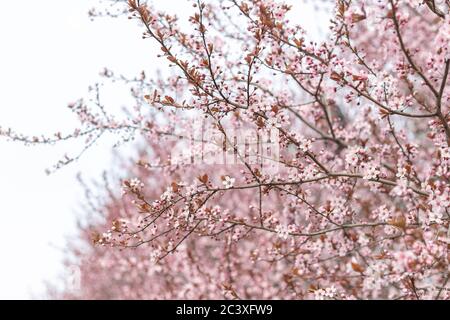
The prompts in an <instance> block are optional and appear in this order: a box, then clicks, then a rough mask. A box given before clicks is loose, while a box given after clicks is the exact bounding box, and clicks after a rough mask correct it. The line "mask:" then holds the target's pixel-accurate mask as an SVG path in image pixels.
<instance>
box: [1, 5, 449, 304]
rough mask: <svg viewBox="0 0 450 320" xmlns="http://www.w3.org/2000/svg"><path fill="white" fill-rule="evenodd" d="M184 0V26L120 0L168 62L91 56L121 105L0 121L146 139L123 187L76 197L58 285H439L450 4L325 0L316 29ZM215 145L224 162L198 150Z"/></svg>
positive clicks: (111, 294)
mask: <svg viewBox="0 0 450 320" xmlns="http://www.w3.org/2000/svg"><path fill="white" fill-rule="evenodd" d="M192 4H193V7H192V14H191V17H190V18H189V23H190V28H180V27H179V24H178V20H177V18H176V17H175V16H172V15H169V14H167V13H163V12H159V11H157V10H156V9H155V8H153V7H151V6H150V5H148V4H145V3H143V1H138V0H129V1H128V2H127V10H128V13H127V14H128V15H130V18H132V19H136V20H138V21H139V22H140V24H141V26H142V29H143V38H144V39H145V41H152V42H153V43H154V44H155V45H157V46H158V47H160V49H161V54H160V58H161V59H162V61H165V63H166V64H167V66H171V67H172V68H171V69H170V70H171V75H170V76H169V77H167V78H164V77H163V76H161V77H159V78H155V79H148V77H147V76H146V75H145V74H142V75H140V76H138V77H136V78H134V79H128V78H125V77H123V76H116V75H115V74H114V73H113V72H112V71H110V70H105V72H104V73H103V75H104V77H105V81H109V80H114V81H121V82H122V83H123V84H124V85H125V86H130V87H131V89H132V90H131V92H132V95H133V97H134V98H135V105H134V106H133V109H132V111H131V112H129V113H128V115H127V117H126V118H124V119H120V120H119V119H117V118H114V117H112V116H110V115H108V113H107V107H104V106H103V105H101V104H100V103H98V100H95V99H94V100H93V101H92V103H88V102H86V101H84V100H80V101H79V102H77V103H75V104H73V105H71V106H70V108H71V109H72V110H73V111H74V112H75V113H76V114H77V115H78V116H79V118H80V121H81V126H80V128H79V129H77V130H76V132H73V133H71V134H67V135H64V134H59V133H58V134H56V135H55V137H27V136H23V135H21V134H19V133H17V132H14V131H13V130H11V129H3V130H2V134H3V135H6V136H8V137H10V138H11V139H13V140H20V141H23V142H26V143H32V144H33V143H51V142H55V141H59V140H68V139H72V138H77V137H84V138H86V148H87V147H89V146H91V145H92V144H93V142H94V141H96V140H97V139H99V138H100V136H102V135H103V134H104V133H105V132H114V133H118V134H119V135H120V137H121V138H122V139H124V140H129V139H130V138H131V137H134V136H136V135H140V136H142V137H143V140H142V141H143V143H140V144H139V145H137V147H136V148H137V149H139V150H140V151H139V157H138V159H134V160H135V161H134V162H132V163H128V162H127V164H126V170H127V174H128V178H126V179H124V180H123V181H122V189H123V190H122V191H123V193H122V194H118V193H117V192H115V191H114V190H115V188H114V184H112V185H111V184H109V185H105V190H107V191H108V192H107V194H108V195H107V196H105V197H103V198H102V200H100V201H99V200H98V198H97V199H95V197H92V196H91V197H89V198H88V199H89V201H88V202H89V203H90V204H91V206H90V208H91V210H92V211H95V212H99V213H100V214H98V215H97V216H96V217H93V218H92V220H90V221H89V222H90V223H88V224H87V225H86V226H83V227H81V231H80V238H81V240H82V241H84V243H85V244H88V243H91V242H92V244H93V245H92V246H91V247H89V248H88V247H84V246H81V247H80V246H76V247H74V248H73V249H72V252H73V253H74V254H75V257H76V263H77V264H78V265H79V268H80V277H81V278H80V287H79V288H78V290H67V291H66V292H65V293H64V295H63V296H64V297H72V298H87V299H89V298H93V299H95V298H132V299H134V298H136V299H137V298H152V299H173V298H188V299H213V298H224V297H225V298H230V299H309V298H317V299H355V298H356V299H372V298H389V299H427V298H428V299H448V298H449V297H450V295H449V281H448V280H449V272H450V269H449V268H450V265H449V258H450V256H449V251H448V249H449V244H450V234H449V233H450V227H449V222H450V212H449V207H450V127H449V126H450V89H449V82H450V80H449V69H450V49H449V43H450V13H449V10H450V2H449V1H448V0H445V1H438V0H423V1H422V0H365V1H355V0H336V1H335V9H334V12H333V15H332V19H331V20H330V23H329V30H330V32H329V36H328V37H327V39H326V40H325V41H321V42H318V41H314V40H311V39H309V38H308V35H307V34H306V33H305V31H304V29H302V27H301V26H299V25H296V24H294V23H292V22H291V21H289V20H288V18H287V14H288V12H289V10H290V9H291V7H290V6H289V5H287V4H283V3H281V2H278V1H272V0H224V1H206V0H205V1H203V0H202V1H193V2H192ZM92 14H93V15H95V14H98V12H96V11H93V13H92ZM107 14H108V13H107ZM94 91H95V93H96V94H97V96H98V95H99V94H100V92H99V91H98V89H97V90H94ZM199 121H200V122H201V130H200V131H201V134H194V132H197V131H198V130H197V129H196V128H195V123H198V122H199ZM239 132H240V133H242V132H253V133H255V136H256V137H260V136H261V137H263V136H264V135H266V136H267V135H268V136H270V137H272V138H273V137H276V139H275V138H273V139H272V138H270V139H272V140H270V139H269V140H267V141H266V140H264V139H263V140H264V141H263V142H269V144H268V146H267V145H265V144H262V147H261V148H260V144H259V140H258V141H257V143H256V144H252V143H247V142H245V143H244V147H243V146H242V144H239V143H236V141H237V139H236V138H237V137H239V136H240V135H241V134H240V133H239ZM258 139H259V138H258ZM264 148H272V149H271V151H270V152H269V153H268V154H270V155H269V156H267V154H266V153H265V152H264V150H265V149H264ZM260 149H264V150H262V151H261V150H260ZM221 151H222V153H223V154H226V155H230V154H231V155H233V156H234V158H233V161H221V162H220V163H219V162H218V161H216V162H214V161H212V162H210V161H209V160H208V159H207V158H208V155H210V154H219V153H220V152H221ZM221 156H222V155H221ZM76 158H77V157H67V158H65V159H64V160H62V161H60V162H59V163H58V164H57V166H56V168H57V167H60V166H62V165H64V164H67V163H68V162H72V161H73V160H75V159H76ZM221 159H222V158H221ZM216 160H217V159H216ZM95 201H97V203H95V204H94V203H93V202H95Z"/></svg>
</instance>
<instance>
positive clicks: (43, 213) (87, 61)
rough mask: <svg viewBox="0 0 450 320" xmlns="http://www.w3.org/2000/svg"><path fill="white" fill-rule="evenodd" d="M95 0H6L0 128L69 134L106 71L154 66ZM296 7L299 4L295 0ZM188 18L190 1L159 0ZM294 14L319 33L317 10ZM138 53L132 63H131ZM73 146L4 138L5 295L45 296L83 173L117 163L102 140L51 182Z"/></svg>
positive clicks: (1, 294) (0, 166) (130, 30)
mask: <svg viewBox="0 0 450 320" xmlns="http://www.w3.org/2000/svg"><path fill="white" fill-rule="evenodd" d="M96 2H97V1H96V0H40V1H36V0H21V1H4V2H3V3H2V10H0V126H2V127H13V128H16V129H17V130H18V131H22V132H25V133H29V134H41V133H49V134H50V133H53V132H56V131H63V132H70V131H72V130H73V128H75V126H76V119H75V118H74V117H73V115H72V114H71V113H70V112H69V110H68V109H67V108H66V105H67V104H68V103H69V102H71V101H74V100H76V99H78V98H80V97H83V96H85V95H86V93H87V87H88V86H89V85H91V84H94V83H95V82H96V81H98V80H99V76H98V73H99V71H100V70H101V69H102V68H103V67H106V66H108V67H110V68H112V69H113V70H115V71H118V72H121V73H125V74H129V75H134V74H137V73H138V72H139V71H141V70H142V69H145V70H152V69H153V70H155V67H154V66H155V65H157V64H158V63H160V61H158V60H157V59H156V57H155V55H156V51H155V49H156V48H153V47H152V44H151V43H149V42H148V41H147V42H146V41H143V40H141V38H140V35H141V33H142V30H141V29H139V28H138V27H137V26H136V24H135V23H134V22H131V21H129V20H127V19H120V20H110V19H101V20H96V21H94V22H92V21H90V19H89V18H88V15H87V12H88V10H89V8H91V7H92V6H93V5H94V4H95V3H96ZM290 2H293V3H295V2H296V1H294V0H293V1H290ZM156 3H157V4H158V7H163V8H168V9H169V10H170V11H171V12H177V11H178V13H181V12H188V11H189V10H190V9H188V8H190V7H191V6H190V4H189V3H188V2H187V1H186V0H165V1H156ZM295 18H298V19H299V20H301V21H304V23H305V25H307V26H309V27H310V29H311V30H312V31H313V32H316V31H317V28H315V27H311V26H314V20H315V19H317V17H315V16H314V14H313V13H312V10H311V7H302V8H297V10H296V13H295ZM130 57H133V59H130ZM70 151H72V149H71V145H70V144H67V143H65V144H60V145H57V146H43V147H24V146H23V145H21V144H18V143H11V142H7V141H5V140H4V139H2V138H0V226H1V231H0V299H17V298H18V299H26V298H32V297H41V296H42V294H43V292H44V289H45V284H44V282H45V281H51V282H57V281H58V275H61V274H62V270H63V267H62V257H63V249H64V247H65V243H66V238H67V236H68V235H70V234H74V232H75V221H76V216H75V210H76V209H77V208H78V207H79V204H80V203H81V202H82V201H83V193H82V190H81V188H80V187H79V186H78V183H77V180H76V173H77V172H82V173H83V175H84V176H86V177H91V178H94V179H95V178H99V177H100V174H101V172H102V170H107V169H108V167H110V164H111V151H110V144H108V143H105V142H104V143H99V144H98V145H97V146H95V147H94V148H92V149H91V150H90V151H89V152H88V153H86V154H85V156H84V157H83V158H82V159H81V160H80V161H78V162H77V163H75V164H72V165H70V166H68V167H65V168H63V169H62V170H59V171H58V172H56V173H55V174H52V175H50V176H47V175H46V174H45V172H44V171H45V169H46V168H48V167H50V166H51V165H52V164H54V163H55V162H56V161H57V160H58V159H59V158H60V157H61V155H63V154H64V153H65V152H70Z"/></svg>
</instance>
